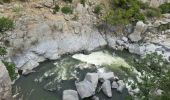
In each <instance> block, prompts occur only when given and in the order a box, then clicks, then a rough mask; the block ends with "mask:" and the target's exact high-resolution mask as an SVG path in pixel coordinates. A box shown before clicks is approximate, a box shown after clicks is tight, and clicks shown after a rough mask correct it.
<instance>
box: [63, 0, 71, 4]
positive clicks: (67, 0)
mask: <svg viewBox="0 0 170 100" xmlns="http://www.w3.org/2000/svg"><path fill="white" fill-rule="evenodd" d="M64 1H65V2H69V3H72V2H73V0H64Z"/></svg>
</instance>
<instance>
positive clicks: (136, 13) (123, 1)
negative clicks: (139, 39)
mask: <svg viewBox="0 0 170 100" xmlns="http://www.w3.org/2000/svg"><path fill="white" fill-rule="evenodd" d="M110 4H111V10H110V11H108V12H107V14H106V17H105V19H106V21H107V22H108V23H109V24H112V25H115V24H127V23H129V22H135V21H138V20H145V17H144V15H143V14H142V13H141V12H140V2H139V1H138V0H111V3H110Z"/></svg>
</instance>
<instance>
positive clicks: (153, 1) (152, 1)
mask: <svg viewBox="0 0 170 100" xmlns="http://www.w3.org/2000/svg"><path fill="white" fill-rule="evenodd" d="M141 1H142V2H148V3H149V5H150V6H151V7H158V6H159V5H161V4H164V3H166V2H170V0H141Z"/></svg>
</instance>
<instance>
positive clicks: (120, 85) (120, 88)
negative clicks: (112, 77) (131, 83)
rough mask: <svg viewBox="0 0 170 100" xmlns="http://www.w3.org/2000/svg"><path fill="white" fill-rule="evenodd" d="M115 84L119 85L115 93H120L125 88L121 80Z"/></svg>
mask: <svg viewBox="0 0 170 100" xmlns="http://www.w3.org/2000/svg"><path fill="white" fill-rule="evenodd" d="M117 83H118V85H119V87H118V88H117V91H119V92H122V91H123V89H124V88H125V87H126V85H125V83H124V82H123V80H119V81H118V82H117Z"/></svg>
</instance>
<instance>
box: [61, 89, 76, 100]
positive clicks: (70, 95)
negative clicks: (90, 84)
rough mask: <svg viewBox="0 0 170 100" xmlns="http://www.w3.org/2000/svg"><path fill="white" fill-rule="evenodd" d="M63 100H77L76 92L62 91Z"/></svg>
mask: <svg viewBox="0 0 170 100" xmlns="http://www.w3.org/2000/svg"><path fill="white" fill-rule="evenodd" d="M63 100H79V98H78V93H77V91H75V90H64V92H63Z"/></svg>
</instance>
